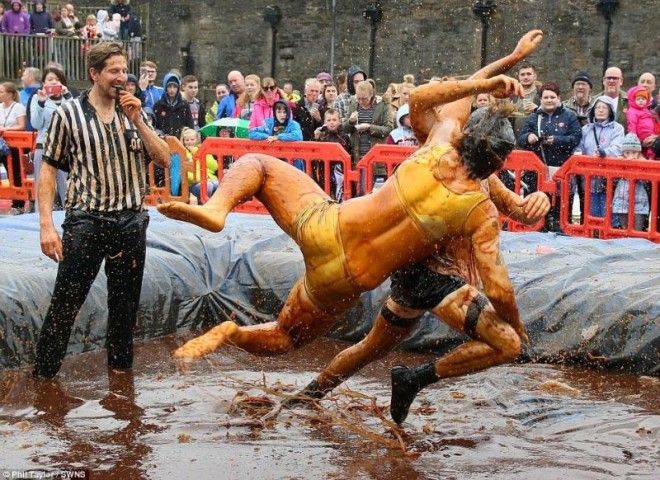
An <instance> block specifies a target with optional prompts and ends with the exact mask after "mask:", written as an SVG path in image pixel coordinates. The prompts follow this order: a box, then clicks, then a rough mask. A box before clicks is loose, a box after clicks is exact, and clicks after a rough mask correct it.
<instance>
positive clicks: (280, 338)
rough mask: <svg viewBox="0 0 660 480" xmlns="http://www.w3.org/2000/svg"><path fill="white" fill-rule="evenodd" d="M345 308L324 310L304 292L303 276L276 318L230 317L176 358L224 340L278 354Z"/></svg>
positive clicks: (317, 331)
mask: <svg viewBox="0 0 660 480" xmlns="http://www.w3.org/2000/svg"><path fill="white" fill-rule="evenodd" d="M342 312H343V310H342V311H337V312H332V313H328V312H324V311H322V310H320V309H319V308H317V307H316V306H315V305H314V304H313V303H312V301H311V300H310V299H309V297H308V295H307V293H306V292H305V287H304V280H303V279H302V278H301V279H300V280H298V282H297V283H296V284H295V285H294V286H293V289H292V290H291V293H290V294H289V297H288V298H287V300H286V303H285V304H284V307H283V308H282V311H281V312H280V314H279V316H278V317H277V320H276V321H274V322H268V323H264V324H260V325H249V326H238V325H237V324H236V323H234V322H231V321H227V322H223V323H221V324H220V325H218V326H216V327H214V328H212V329H211V330H209V331H208V332H206V333H205V334H203V335H201V336H199V337H196V338H193V339H192V340H190V341H189V342H187V343H186V344H185V345H183V346H182V347H180V348H179V349H177V350H176V351H175V352H174V356H175V357H177V358H199V357H202V356H204V355H206V354H208V353H211V352H213V351H214V350H217V349H218V348H219V347H220V346H222V345H223V344H225V343H229V344H231V345H235V346H237V347H239V348H241V349H243V350H246V351H248V352H250V353H254V354H257V355H277V354H281V353H285V352H287V351H289V350H292V349H294V348H298V347H300V346H302V345H304V344H305V343H307V342H309V341H311V340H313V339H315V338H316V337H318V336H319V335H322V334H323V333H324V332H326V331H327V330H328V329H329V328H330V327H331V326H332V324H333V323H334V322H335V319H336V318H337V317H338V316H339V315H340V314H341V313H342Z"/></svg>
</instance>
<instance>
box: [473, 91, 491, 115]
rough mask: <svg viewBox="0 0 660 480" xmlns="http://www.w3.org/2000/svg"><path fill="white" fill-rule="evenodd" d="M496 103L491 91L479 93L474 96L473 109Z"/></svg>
mask: <svg viewBox="0 0 660 480" xmlns="http://www.w3.org/2000/svg"><path fill="white" fill-rule="evenodd" d="M494 103H495V98H493V96H492V95H491V94H490V93H478V94H477V96H476V97H474V105H473V111H474V110H476V109H477V108H482V107H490V106H491V105H493V104H494Z"/></svg>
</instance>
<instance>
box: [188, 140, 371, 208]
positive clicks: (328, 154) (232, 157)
mask: <svg viewBox="0 0 660 480" xmlns="http://www.w3.org/2000/svg"><path fill="white" fill-rule="evenodd" d="M246 153H265V154H268V155H272V156H274V157H277V158H280V159H282V160H283V161H286V162H287V163H289V164H291V165H294V166H301V167H304V169H305V170H304V171H305V173H306V174H307V175H308V176H310V177H311V178H313V179H314V180H316V182H317V183H318V184H319V186H320V187H321V188H322V189H323V190H324V191H325V192H326V193H327V194H328V195H330V196H332V195H331V194H332V192H331V179H330V177H331V172H332V167H333V166H334V165H335V164H341V165H342V168H343V171H344V198H350V196H351V188H350V185H351V182H357V181H358V177H357V172H353V170H352V169H351V157H350V155H349V154H348V153H347V152H346V150H344V149H343V148H342V147H341V146H340V145H339V144H338V143H332V142H275V143H268V142H265V141H255V140H246V139H239V138H219V137H212V138H207V139H206V140H204V142H202V145H201V146H200V148H199V149H198V150H197V152H196V153H195V155H194V157H193V161H194V162H198V163H199V165H200V183H201V184H200V187H201V194H200V197H201V200H202V203H204V202H206V201H207V200H208V192H207V188H206V187H207V185H206V183H207V182H206V155H212V156H213V157H215V158H216V160H217V161H218V181H222V177H223V175H224V170H225V169H226V168H229V166H230V165H231V163H233V162H234V161H236V160H238V158H239V157H240V156H241V155H245V154H246ZM223 167H225V168H223ZM193 168H196V165H195V166H193ZM234 211H236V212H246V213H265V214H267V213H268V211H267V210H266V208H265V207H264V206H263V204H262V203H261V202H259V201H258V200H256V199H251V200H248V201H247V202H245V203H242V204H241V205H239V206H238V207H236V208H235V209H234Z"/></svg>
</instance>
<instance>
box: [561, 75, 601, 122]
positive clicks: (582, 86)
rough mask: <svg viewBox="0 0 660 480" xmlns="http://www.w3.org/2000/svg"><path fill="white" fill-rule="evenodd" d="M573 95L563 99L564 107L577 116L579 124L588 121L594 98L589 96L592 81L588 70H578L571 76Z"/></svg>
mask: <svg viewBox="0 0 660 480" xmlns="http://www.w3.org/2000/svg"><path fill="white" fill-rule="evenodd" d="M571 86H572V87H573V96H572V97H571V98H570V99H569V100H566V101H564V104H563V105H564V107H565V108H567V109H569V110H571V111H572V112H573V113H575V115H576V116H577V118H578V121H579V122H580V125H581V126H584V125H586V124H587V123H588V122H589V119H588V118H587V117H588V115H589V111H590V110H591V108H592V107H593V106H594V102H595V98H593V97H592V96H591V89H592V88H593V86H594V85H593V83H592V82H591V77H590V76H589V73H588V72H584V71H580V72H577V73H576V74H575V77H573V83H572V84H571Z"/></svg>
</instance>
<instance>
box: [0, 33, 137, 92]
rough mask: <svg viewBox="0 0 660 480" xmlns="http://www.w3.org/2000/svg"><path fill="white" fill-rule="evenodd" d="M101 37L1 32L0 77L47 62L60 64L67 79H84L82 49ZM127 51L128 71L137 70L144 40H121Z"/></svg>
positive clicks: (44, 65)
mask: <svg viewBox="0 0 660 480" xmlns="http://www.w3.org/2000/svg"><path fill="white" fill-rule="evenodd" d="M99 41H101V40H96V39H86V38H69V37H57V36H48V35H13V34H6V33H3V34H0V52H1V55H2V56H1V57H0V78H6V79H17V78H20V77H21V72H22V70H23V68H25V67H37V68H40V69H43V68H45V67H46V65H47V64H48V63H49V62H57V63H59V64H61V65H62V68H63V70H64V73H66V76H67V78H68V79H69V80H73V81H82V80H86V79H87V71H86V67H85V52H86V51H87V50H89V48H90V47H91V46H92V45H93V44H95V43H98V42H99ZM121 43H123V44H124V48H125V49H126V51H127V52H128V71H129V72H133V73H135V72H138V71H139V68H140V62H141V61H142V60H143V59H144V56H145V53H146V52H145V49H144V41H143V40H141V41H134V40H127V41H122V42H121Z"/></svg>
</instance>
